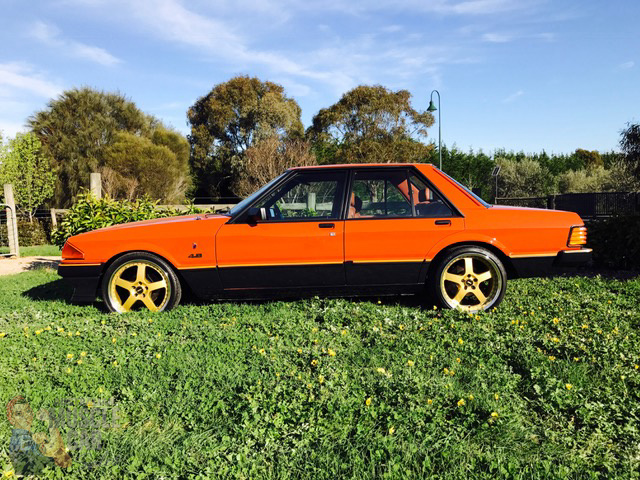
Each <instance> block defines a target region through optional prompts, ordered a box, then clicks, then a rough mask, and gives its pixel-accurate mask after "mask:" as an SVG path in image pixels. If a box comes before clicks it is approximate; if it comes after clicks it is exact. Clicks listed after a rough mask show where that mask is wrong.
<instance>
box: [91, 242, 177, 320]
mask: <svg viewBox="0 0 640 480" xmlns="http://www.w3.org/2000/svg"><path fill="white" fill-rule="evenodd" d="M181 296H182V290H181V288H180V281H179V280H178V277H177V276H176V274H175V272H174V271H173V269H172V268H171V266H170V265H169V264H167V262H165V261H164V260H163V259H161V258H160V257H157V256H156V255H153V254H151V253H147V252H131V253H127V254H126V255H123V256H122V257H120V258H118V259H117V260H116V261H114V262H113V263H112V264H111V266H109V268H108V269H107V271H106V272H105V275H104V278H103V281H102V299H103V300H104V303H105V304H106V305H107V308H108V309H109V310H110V311H112V312H117V313H126V312H130V311H137V310H148V311H151V312H161V311H164V310H170V309H172V308H173V307H175V306H176V305H177V304H178V303H179V302H180V297H181Z"/></svg>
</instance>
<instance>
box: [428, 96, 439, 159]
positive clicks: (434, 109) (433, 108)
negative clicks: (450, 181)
mask: <svg viewBox="0 0 640 480" xmlns="http://www.w3.org/2000/svg"><path fill="white" fill-rule="evenodd" d="M434 92H435V93H437V94H438V108H436V106H435V104H434V103H433V94H434ZM436 110H437V111H438V156H439V158H440V170H442V123H441V118H440V111H441V108H440V92H439V91H438V90H433V91H432V92H431V99H430V100H429V108H427V112H435V111H436Z"/></svg>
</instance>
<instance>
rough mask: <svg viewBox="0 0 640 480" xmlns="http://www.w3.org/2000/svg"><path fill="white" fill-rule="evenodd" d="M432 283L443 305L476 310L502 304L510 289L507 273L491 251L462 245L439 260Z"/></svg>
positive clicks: (434, 295)
mask: <svg viewBox="0 0 640 480" xmlns="http://www.w3.org/2000/svg"><path fill="white" fill-rule="evenodd" d="M429 282H430V288H431V292H432V294H433V297H434V298H435V299H436V300H437V302H438V303H439V304H440V305H441V306H443V307H444V308H452V309H453V308H457V309H459V310H464V311H468V312H471V313H474V312H479V311H482V310H488V309H490V308H493V307H496V306H498V305H499V304H500V302H501V301H502V299H503V297H504V294H505V291H506V288H507V272H506V271H505V268H504V265H502V262H501V261H500V259H499V258H498V257H496V255H495V254H493V253H492V252H490V251H489V250H486V249H484V248H482V247H472V246H469V247H460V248H456V249H454V250H452V251H451V252H450V253H449V254H448V255H446V256H445V257H444V258H442V260H440V261H439V262H438V264H437V265H436V268H435V271H434V275H433V276H431V278H430V280H429Z"/></svg>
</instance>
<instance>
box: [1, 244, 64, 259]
mask: <svg viewBox="0 0 640 480" xmlns="http://www.w3.org/2000/svg"><path fill="white" fill-rule="evenodd" d="M0 253H9V247H0ZM20 256H22V257H59V256H60V249H59V248H58V247H57V246H55V245H33V246H29V247H20Z"/></svg>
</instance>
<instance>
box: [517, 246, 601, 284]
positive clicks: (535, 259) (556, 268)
mask: <svg viewBox="0 0 640 480" xmlns="http://www.w3.org/2000/svg"><path fill="white" fill-rule="evenodd" d="M591 253H592V250H591V249H590V248H582V249H580V250H563V251H561V252H558V254H557V255H544V256H523V257H517V258H513V257H512V258H511V264H512V265H513V268H514V270H515V274H516V278H529V277H545V276H547V275H553V274H555V273H560V272H561V271H562V269H564V268H566V267H569V268H570V267H579V266H583V265H588V264H589V263H590V262H591Z"/></svg>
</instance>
